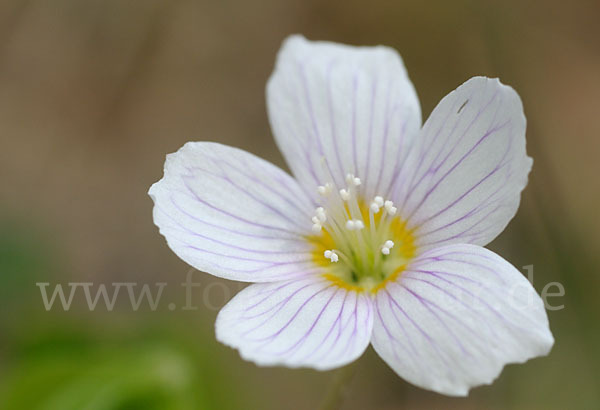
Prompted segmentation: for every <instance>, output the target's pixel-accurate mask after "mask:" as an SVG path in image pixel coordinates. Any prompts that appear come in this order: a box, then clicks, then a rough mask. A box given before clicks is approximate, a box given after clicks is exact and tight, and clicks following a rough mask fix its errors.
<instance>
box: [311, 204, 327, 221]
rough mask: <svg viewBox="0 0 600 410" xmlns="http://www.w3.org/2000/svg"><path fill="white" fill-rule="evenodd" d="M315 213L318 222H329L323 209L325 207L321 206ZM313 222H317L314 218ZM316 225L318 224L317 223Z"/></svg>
mask: <svg viewBox="0 0 600 410" xmlns="http://www.w3.org/2000/svg"><path fill="white" fill-rule="evenodd" d="M315 212H316V214H317V215H316V217H315V218H317V220H318V221H319V222H320V223H323V222H325V221H326V220H327V214H326V213H325V209H323V207H321V206H320V207H318V208H317V209H316V211H315ZM313 222H315V220H314V218H313ZM315 223H317V222H315Z"/></svg>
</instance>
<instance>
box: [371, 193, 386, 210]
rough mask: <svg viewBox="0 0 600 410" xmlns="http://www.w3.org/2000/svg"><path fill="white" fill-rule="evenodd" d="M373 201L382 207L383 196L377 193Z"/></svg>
mask: <svg viewBox="0 0 600 410" xmlns="http://www.w3.org/2000/svg"><path fill="white" fill-rule="evenodd" d="M373 202H374V203H376V204H377V206H378V207H380V208H381V207H382V206H383V204H384V201H383V198H382V197H380V196H379V195H377V196H376V197H375V198H373Z"/></svg>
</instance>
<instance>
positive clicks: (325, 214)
mask: <svg viewBox="0 0 600 410" xmlns="http://www.w3.org/2000/svg"><path fill="white" fill-rule="evenodd" d="M346 181H347V182H348V187H347V188H346V189H341V190H339V192H335V191H334V190H333V187H332V185H331V184H326V185H325V186H321V187H319V193H320V194H321V195H322V196H323V197H324V198H325V206H324V207H319V208H317V210H316V215H315V216H314V217H313V231H314V232H315V234H314V235H312V236H310V237H309V238H308V239H309V241H310V242H311V243H312V244H313V245H314V250H313V252H312V256H313V260H314V262H315V263H316V264H318V265H320V266H322V267H323V268H325V271H326V273H324V277H325V278H327V279H328V280H330V281H331V282H333V283H334V284H335V285H337V286H339V287H342V288H345V289H348V290H355V291H360V292H362V291H367V292H372V293H375V292H377V291H378V290H380V289H382V288H383V287H384V286H385V285H386V283H388V282H390V281H393V280H395V279H397V278H398V277H399V276H400V275H401V273H402V272H403V271H404V269H405V267H406V265H407V263H408V262H409V261H410V260H411V259H412V258H413V257H414V255H415V251H416V249H415V244H414V237H413V234H412V232H411V231H410V230H409V229H408V228H407V227H406V223H405V222H404V221H403V220H402V219H401V218H400V217H399V216H397V215H396V211H397V210H396V208H395V207H394V206H393V205H394V204H393V203H392V202H391V201H384V200H383V198H381V197H379V196H377V197H375V198H374V199H373V201H372V202H370V203H367V202H365V201H364V200H362V199H361V198H360V194H359V192H358V186H359V185H360V179H359V178H356V177H354V176H353V175H348V176H347V178H346Z"/></svg>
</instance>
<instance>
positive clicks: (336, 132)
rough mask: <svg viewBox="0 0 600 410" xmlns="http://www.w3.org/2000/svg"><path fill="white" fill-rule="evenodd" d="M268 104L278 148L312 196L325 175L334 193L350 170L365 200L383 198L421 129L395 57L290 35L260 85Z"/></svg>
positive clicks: (410, 89) (409, 89) (382, 51)
mask: <svg viewBox="0 0 600 410" xmlns="http://www.w3.org/2000/svg"><path fill="white" fill-rule="evenodd" d="M267 106H268V110H269V118H270V121H271V128H272V129H273V133H274V134H275V139H276V141H277V143H278V145H279V148H280V149H281V151H282V152H283V154H284V156H285V157H286V160H287V162H288V164H289V166H290V168H291V169H292V171H293V173H294V175H295V176H296V178H297V179H298V180H299V181H300V183H301V184H302V185H303V186H304V187H306V188H307V189H308V190H310V191H311V192H314V191H315V189H316V187H317V186H318V185H321V184H323V183H325V182H327V181H328V180H329V179H330V178H329V176H328V174H329V173H330V174H331V175H332V177H333V179H334V181H333V182H335V183H336V184H337V186H338V187H340V188H341V187H343V186H344V185H345V182H344V178H345V175H346V174H347V173H352V174H355V175H356V176H358V177H360V178H361V179H362V181H363V189H364V193H365V194H366V195H367V197H371V196H373V195H375V193H377V194H380V195H386V194H387V192H388V191H389V190H390V185H391V184H392V181H393V180H394V178H395V176H396V174H397V173H398V171H399V168H400V164H401V162H402V159H403V158H404V154H405V151H406V150H407V147H408V143H409V141H410V140H412V138H413V137H414V136H415V135H416V134H417V133H418V131H419V128H420V126H421V109H420V106H419V100H418V98H417V95H416V93H415V90H414V88H413V85H412V83H411V82H410V80H409V79H408V76H407V74H406V70H405V69H404V65H403V63H402V60H401V59H400V56H399V55H398V53H396V51H394V50H392V49H390V48H387V47H382V46H379V47H352V46H346V45H340V44H334V43H328V42H310V41H307V40H306V39H305V38H304V37H301V36H291V37H289V38H288V39H287V40H286V41H285V42H284V44H283V46H282V48H281V50H280V52H279V55H278V58H277V64H276V66H275V71H274V72H273V74H272V75H271V78H270V80H269V83H268V85H267ZM323 162H324V163H325V164H326V166H324V164H323ZM327 170H328V171H327Z"/></svg>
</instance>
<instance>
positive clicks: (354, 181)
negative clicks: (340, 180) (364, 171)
mask: <svg viewBox="0 0 600 410" xmlns="http://www.w3.org/2000/svg"><path fill="white" fill-rule="evenodd" d="M346 183H347V184H348V185H354V186H359V185H360V183H361V182H360V178H357V177H355V176H354V174H346Z"/></svg>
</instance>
